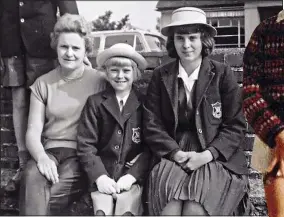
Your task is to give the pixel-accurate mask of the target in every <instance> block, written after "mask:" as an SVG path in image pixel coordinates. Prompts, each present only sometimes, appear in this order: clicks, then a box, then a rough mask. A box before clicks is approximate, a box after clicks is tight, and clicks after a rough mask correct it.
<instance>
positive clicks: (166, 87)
mask: <svg viewBox="0 0 284 217" xmlns="http://www.w3.org/2000/svg"><path fill="white" fill-rule="evenodd" d="M178 63H179V62H178V60H176V61H173V62H170V63H168V64H166V65H164V66H161V67H158V68H156V69H155V70H154V72H153V76H152V80H151V82H150V84H149V87H148V92H147V96H146V100H145V105H144V115H143V119H144V121H143V126H144V128H143V135H144V138H145V141H146V143H147V144H148V145H149V148H150V149H151V150H152V151H153V152H154V153H155V154H156V155H157V156H158V157H166V156H169V155H170V154H171V153H173V152H174V151H176V150H178V149H179V146H178V144H177V142H176V141H175V138H176V129H177V124H178V113H177V111H178V86H177V75H178ZM193 101H194V107H195V126H196V130H197V134H198V139H199V142H200V144H201V146H202V148H203V150H205V149H208V150H210V151H211V153H212V155H213V158H214V159H216V160H217V161H219V162H220V163H222V164H223V165H224V166H225V167H226V168H227V169H229V170H231V171H233V172H234V173H237V174H247V173H248V168H247V163H246V158H245V155H244V153H243V151H242V148H241V144H242V141H243V139H244V131H245V129H246V123H245V119H244V116H243V113H242V95H241V89H240V87H239V85H238V84H237V82H236V78H235V77H234V75H233V73H232V72H231V71H230V68H229V67H228V66H226V65H224V64H222V63H219V62H216V61H213V60H210V59H209V58H204V59H203V60H202V64H201V68H200V72H199V77H198V81H197V83H196V90H195V96H194V100H193ZM219 109H221V112H222V115H221V117H220V110H219ZM218 111H219V113H218Z"/></svg>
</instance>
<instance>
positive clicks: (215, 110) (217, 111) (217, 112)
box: [211, 102, 222, 119]
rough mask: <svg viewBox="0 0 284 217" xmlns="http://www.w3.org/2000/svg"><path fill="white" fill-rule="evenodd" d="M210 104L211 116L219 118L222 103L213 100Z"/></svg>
mask: <svg viewBox="0 0 284 217" xmlns="http://www.w3.org/2000/svg"><path fill="white" fill-rule="evenodd" d="M211 106H212V115H213V117H214V118H218V119H220V118H221V117H222V104H221V103H220V102H215V103H214V104H211Z"/></svg>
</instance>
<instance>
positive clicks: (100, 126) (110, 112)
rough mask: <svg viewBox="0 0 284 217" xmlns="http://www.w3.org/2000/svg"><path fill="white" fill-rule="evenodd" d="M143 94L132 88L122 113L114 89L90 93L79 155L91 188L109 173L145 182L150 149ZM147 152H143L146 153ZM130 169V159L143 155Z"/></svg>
mask: <svg viewBox="0 0 284 217" xmlns="http://www.w3.org/2000/svg"><path fill="white" fill-rule="evenodd" d="M141 125H142V95H140V94H139V93H138V91H137V90H135V89H134V88H132V90H131V93H130V95H129V97H128V99H127V101H126V104H125V106H124V108H123V111H122V113H120V110H119V107H118V103H117V99H116V96H115V92H114V89H113V88H112V87H111V86H110V85H108V86H107V88H106V90H105V91H103V92H100V93H97V94H94V95H92V96H90V97H89V98H88V100H87V103H86V105H85V107H84V109H83V112H82V115H81V119H80V123H79V126H78V136H77V140H78V156H79V158H80V161H81V163H82V165H83V169H84V171H85V172H86V173H87V175H88V179H89V183H90V185H91V187H94V186H95V185H94V183H95V181H96V179H97V178H98V177H99V176H101V175H103V174H105V175H108V176H109V177H110V178H113V179H115V180H116V181H117V180H118V179H119V178H120V177H121V176H122V175H124V174H126V173H129V174H131V175H133V176H134V177H135V178H136V179H137V182H138V183H139V182H142V181H143V180H144V178H145V176H146V173H147V171H148V162H149V158H150V156H149V152H148V149H147V147H146V145H145V143H143V142H142V141H141V139H142V135H141V133H142V126H141ZM142 152H143V153H142ZM140 153H142V154H141V155H140V157H139V158H138V160H137V161H136V162H135V163H134V165H133V166H132V167H130V169H128V168H127V167H126V162H129V161H131V160H132V159H134V158H135V157H136V156H137V155H138V154H140Z"/></svg>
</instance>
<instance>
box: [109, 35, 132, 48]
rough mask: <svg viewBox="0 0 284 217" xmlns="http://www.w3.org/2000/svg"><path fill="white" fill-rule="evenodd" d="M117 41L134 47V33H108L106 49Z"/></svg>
mask: <svg viewBox="0 0 284 217" xmlns="http://www.w3.org/2000/svg"><path fill="white" fill-rule="evenodd" d="M117 43H126V44H129V45H131V46H132V47H133V44H134V35H127V34H125V35H108V36H106V39H105V49H107V48H109V47H111V46H112V45H114V44H117Z"/></svg>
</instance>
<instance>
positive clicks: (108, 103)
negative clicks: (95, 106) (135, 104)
mask: <svg viewBox="0 0 284 217" xmlns="http://www.w3.org/2000/svg"><path fill="white" fill-rule="evenodd" d="M103 97H104V98H105V101H103V102H102V105H103V106H104V107H105V109H106V110H107V111H108V112H109V113H110V115H112V116H113V117H114V119H115V120H116V121H117V123H119V124H120V126H121V127H123V125H122V124H121V121H120V116H121V114H120V110H119V106H118V103H117V99H116V96H115V92H114V89H113V88H112V87H110V86H108V87H107V89H106V90H105V92H104V94H103Z"/></svg>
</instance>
